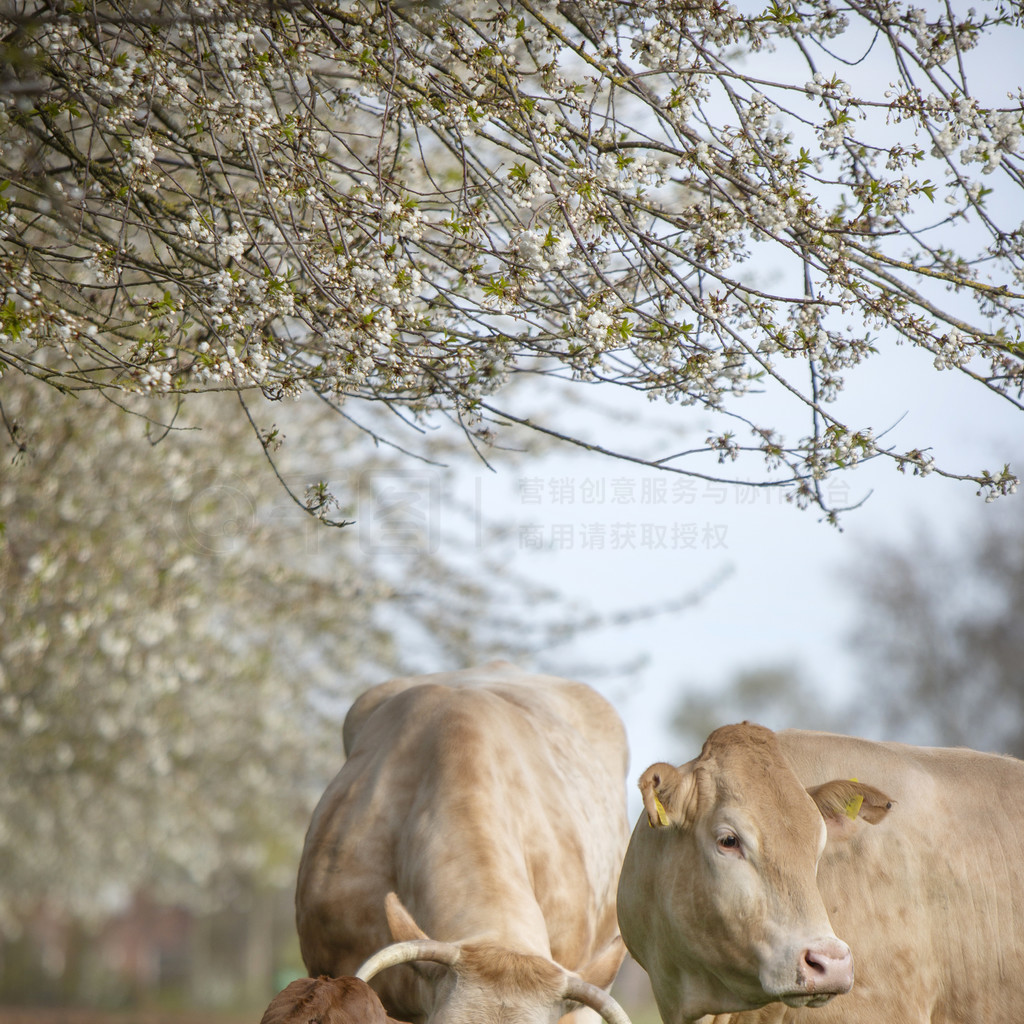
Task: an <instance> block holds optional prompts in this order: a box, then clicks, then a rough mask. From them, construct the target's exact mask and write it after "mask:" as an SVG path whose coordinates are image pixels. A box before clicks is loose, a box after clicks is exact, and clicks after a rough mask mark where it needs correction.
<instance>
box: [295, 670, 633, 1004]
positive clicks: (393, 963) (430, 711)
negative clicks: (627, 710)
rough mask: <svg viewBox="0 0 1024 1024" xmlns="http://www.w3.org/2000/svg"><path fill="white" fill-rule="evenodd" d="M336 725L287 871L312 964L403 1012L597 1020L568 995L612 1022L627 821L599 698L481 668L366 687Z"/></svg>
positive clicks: (576, 687) (622, 745)
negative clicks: (323, 775)
mask: <svg viewBox="0 0 1024 1024" xmlns="http://www.w3.org/2000/svg"><path fill="white" fill-rule="evenodd" d="M343 735H344V742H345V751H346V754H347V760H346V762H345V764H344V766H343V767H342V769H341V771H340V772H339V773H338V775H337V776H336V777H335V779H334V781H333V782H331V784H330V785H329V786H328V787H327V790H326V792H325V793H324V795H323V797H322V798H321V800H320V803H319V805H318V806H317V808H316V810H315V812H314V814H313V819H312V822H311V823H310V826H309V831H308V833H307V835H306V843H305V848H304V850H303V854H302V860H301V864H300V867H299V877H298V886H297V890H296V917H297V924H298V932H299V939H300V944H301V949H302V956H303V959H304V960H305V963H306V966H307V968H308V969H309V971H310V973H311V974H314V975H315V974H327V975H332V976H333V975H340V974H356V973H357V972H358V975H359V976H360V977H362V978H364V979H367V978H370V977H373V984H374V987H375V988H377V989H378V991H379V992H380V994H381V998H382V1000H383V1002H384V1005H385V1006H386V1007H387V1009H388V1012H389V1013H391V1014H392V1015H393V1016H395V1017H399V1018H401V1019H403V1020H408V1021H411V1022H413V1024H419V1022H430V1024H499V1022H507V1024H553V1022H555V1021H557V1020H559V1018H560V1017H562V1016H563V1015H565V1014H570V1013H572V1016H567V1017H566V1018H565V1019H566V1021H570V1020H571V1021H578V1022H582V1021H584V1020H597V1017H596V1016H595V1015H594V1013H593V1012H592V1011H591V1010H578V1009H577V1010H575V1011H574V1010H573V1007H574V1006H576V1004H577V1003H579V1002H582V1003H586V1004H587V1005H589V1006H592V1007H594V1008H595V1009H596V1010H597V1012H599V1013H600V1014H601V1015H602V1016H604V1017H605V1019H607V1020H609V1021H612V1022H617V1024H628V1018H626V1016H625V1014H624V1013H623V1011H622V1010H621V1008H620V1007H618V1004H616V1003H615V1002H614V1000H612V999H611V997H610V996H608V994H607V993H606V992H605V991H604V989H605V988H607V987H608V986H609V985H610V984H611V982H612V980H613V978H614V977H615V974H616V972H617V970H618V968H619V965H620V963H621V961H622V959H623V957H624V956H625V948H624V947H623V945H622V941H621V939H620V938H619V937H618V926H617V924H616V916H615V889H616V883H617V880H618V873H619V867H620V865H621V863H622V857H623V854H624V852H625V847H626V842H627V839H628V832H629V826H628V821H627V818H626V790H625V776H626V768H627V747H626V739H625V730H624V729H623V726H622V723H621V721H620V720H619V718H618V715H617V714H616V713H615V711H614V710H613V708H612V707H611V705H610V704H608V702H607V701H605V700H604V698H602V697H601V696H600V695H599V694H597V693H596V692H595V691H594V690H592V689H590V688H589V687H587V686H585V685H583V684H582V683H576V682H570V681H567V680H564V679H556V678H554V677H551V676H538V675H530V674H527V673H525V672H523V671H521V670H520V669H518V668H516V667H515V666H514V665H510V664H508V663H507V662H493V663H491V664H488V665H484V666H481V667H479V668H474V669H467V670H465V671H461V672H451V673H443V674H437V675H429V676H414V677H408V678H401V679H393V680H391V681H389V682H387V683H382V684H380V685H379V686H376V687H374V688H372V689H371V690H369V691H367V692H366V693H365V694H363V695H362V696H361V697H360V698H359V699H358V700H357V701H356V702H355V704H354V705H353V706H352V708H351V710H350V711H349V713H348V716H347V717H346V720H345V725H344V732H343ZM389 894H391V895H389ZM392 943H400V945H397V946H395V945H391V944H392ZM385 947H388V948H386V949H385ZM382 949H383V950H384V951H383V952H380V953H379V951H381V950H382ZM378 953H379V955H377V954H378ZM370 958H372V959H371V962H370V963H368V964H366V965H365V966H363V968H362V969H361V970H360V965H363V964H364V961H366V960H367V959H370ZM410 960H417V961H419V962H418V963H415V964H413V965H408V964H409V961H410ZM427 961H432V962H427ZM385 968H387V969H385Z"/></svg>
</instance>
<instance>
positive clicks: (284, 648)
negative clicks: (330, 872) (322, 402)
mask: <svg viewBox="0 0 1024 1024" xmlns="http://www.w3.org/2000/svg"><path fill="white" fill-rule="evenodd" d="M4 393H5V402H4V414H5V416H6V423H7V427H8V432H5V433H3V434H0V467H2V469H0V774H2V775H3V778H4V785H3V787H2V791H0V924H3V922H4V921H7V922H10V921H11V920H13V918H14V917H16V916H17V915H18V914H19V913H20V912H21V911H23V910H24V909H25V908H26V907H31V906H34V905H35V903H36V902H37V901H38V900H40V899H45V900H48V901H52V902H53V903H54V904H57V905H63V906H69V907H71V908H72V909H74V910H77V911H80V912H83V913H92V912H95V911H96V910H97V909H98V908H100V909H101V908H102V907H104V906H105V905H106V900H107V899H108V897H109V896H110V891H111V888H116V889H118V890H119V891H130V890H131V889H132V888H133V887H135V886H140V885H142V884H146V885H147V886H153V887H155V889H154V891H155V892H157V893H159V894H162V895H163V896H164V897H165V898H177V899H183V898H189V899H192V898H195V897H196V896H197V895H200V894H201V895H202V898H203V902H204V905H207V906H208V905H209V904H210V902H211V900H212V901H214V902H216V900H217V899H218V898H220V896H221V895H223V894H224V893H225V892H226V893H228V894H230V892H231V891H232V889H231V885H232V883H233V880H234V879H237V878H248V879H256V880H259V881H260V882H261V883H263V884H284V885H286V886H289V887H290V886H291V885H292V884H293V882H294V877H293V873H294V869H295V865H296V857H297V851H298V846H297V844H300V843H301V838H302V835H303V834H304V831H305V828H306V825H307V824H308V816H309V813H310V811H311V809H312V803H313V801H315V800H316V799H317V798H318V797H319V794H320V792H321V791H322V789H323V786H324V785H325V784H326V782H327V780H328V779H329V778H330V777H331V776H332V775H333V773H334V772H335V771H336V770H337V768H338V767H339V765H340V758H341V749H340V730H339V727H338V714H339V712H340V710H341V709H343V708H344V707H345V706H346V703H347V700H348V699H349V698H350V696H351V694H352V693H354V692H357V691H358V690H359V689H361V688H363V687H365V686H366V685H368V684H369V683H371V682H376V681H379V680H380V679H382V678H386V677H388V676H389V675H393V674H397V673H402V672H407V671H429V670H439V669H441V668H443V667H445V666H455V665H462V664H465V663H466V662H468V661H472V660H476V659H482V658H487V657H492V656H495V655H496V654H499V653H500V654H501V655H502V656H505V657H513V658H514V657H517V656H523V655H524V654H525V652H526V651H527V650H531V649H533V648H534V647H536V646H541V645H543V644H544V642H545V640H546V639H547V638H549V636H550V634H549V632H548V630H549V627H550V629H552V630H555V629H557V628H558V627H559V626H564V625H565V623H564V616H558V615H546V613H547V612H549V611H550V609H547V608H546V607H545V602H544V597H545V594H544V593H543V592H542V591H540V590H539V589H538V588H534V589H533V590H530V589H528V588H527V587H526V586H525V585H524V584H521V583H520V582H518V581H517V580H515V579H514V578H512V577H510V576H509V574H508V573H507V572H504V571H503V569H502V567H501V566H499V565H492V564H489V562H488V560H487V556H486V552H480V554H479V556H478V557H477V559H476V561H475V564H474V565H472V566H470V565H468V564H467V565H458V564H454V563H453V562H452V561H451V560H450V559H447V558H442V556H441V554H439V552H441V551H443V550H444V548H443V546H442V545H436V546H433V545H431V544H429V543H427V541H426V538H425V536H424V537H419V536H416V535H415V533H414V531H415V530H417V529H419V530H422V531H424V533H425V531H426V530H427V529H428V528H431V529H437V530H440V529H445V530H447V531H449V532H459V531H463V530H466V529H467V526H466V523H465V520H464V519H463V517H462V516H461V515H460V514H459V512H458V510H457V509H455V508H454V507H452V506H451V505H444V506H442V505H441V503H440V499H439V500H438V503H437V507H436V509H433V510H432V513H433V514H434V515H435V517H437V516H440V517H442V519H443V522H437V521H434V522H423V523H417V522H414V521H408V522H402V521H395V520H394V519H393V517H392V519H390V520H386V521H385V522H384V523H383V525H382V526H380V528H379V529H378V532H377V533H376V534H375V533H373V532H370V533H367V532H366V531H365V530H363V531H362V532H359V533H357V532H355V531H331V530H324V529H323V528H322V527H319V526H318V524H317V523H316V522H315V521H314V520H311V519H310V518H309V517H308V516H306V515H305V514H304V513H302V512H299V511H297V510H295V508H294V506H292V505H291V504H290V503H289V502H287V501H286V500H284V496H283V494H282V492H281V491H280V490H279V489H278V488H277V485H276V483H275V481H274V480H273V478H272V476H271V474H270V472H269V470H268V468H267V466H266V463H265V460H264V459H263V456H262V453H261V452H259V451H258V449H257V450H253V449H252V446H251V445H250V444H248V443H247V441H248V426H247V424H246V423H245V421H244V420H243V419H237V418H235V419H230V418H229V419H227V420H225V418H224V416H223V415H222V413H221V412H220V411H218V409H217V408H216V407H214V408H211V407H210V404H209V403H200V402H190V403H189V405H188V409H187V410H185V411H183V412H181V413H180V414H179V415H178V416H177V417H176V418H175V417H173V416H172V415H171V414H170V413H169V412H167V411H166V410H164V412H167V415H166V416H164V415H161V418H162V419H166V420H167V421H168V422H170V421H172V420H173V422H174V424H175V425H174V428H173V429H170V430H168V429H166V428H164V427H159V428H158V427H156V426H153V425H150V426H151V429H150V430H149V432H148V434H149V436H148V437H147V436H144V433H143V429H142V428H143V426H144V425H145V424H144V421H143V420H141V419H140V418H139V417H138V416H131V415H129V414H128V413H126V412H125V411H123V410H122V409H120V408H118V407H117V406H114V405H112V404H111V403H109V402H107V401H105V400H104V399H103V398H102V397H101V396H100V395H96V394H91V395H90V394H83V395H81V396H79V398H78V399H77V400H75V399H72V398H69V397H66V396H64V395H62V394H60V393H59V392H58V391H56V390H54V389H42V390H40V389H39V388H36V387H33V386H32V385H31V383H30V381H29V380H28V379H27V378H25V377H22V376H20V375H18V376H13V377H10V378H8V379H6V380H5V381H4ZM282 412H284V413H286V414H287V419H286V420H284V421H282V429H291V428H294V429H296V430H301V431H302V433H303V437H304V439H305V442H306V444H307V445H310V444H311V445H312V448H311V449H308V450H309V451H311V452H312V453H313V455H314V458H315V461H316V462H317V463H318V464H319V466H320V467H321V468H322V465H323V464H324V463H325V462H328V461H330V460H331V459H334V460H337V459H338V458H339V456H338V455H337V454H334V455H332V454H331V452H330V451H328V450H325V449H322V448H320V447H319V444H320V441H322V440H323V439H322V438H320V439H318V438H317V434H316V430H317V425H316V421H315V419H314V420H313V421H310V420H309V417H308V415H307V412H306V410H305V409H304V408H303V407H302V406H298V407H293V408H291V410H288V409H284V410H282ZM286 423H288V424H290V425H291V426H290V427H286ZM199 427H202V428H203V429H201V430H200V429H197V428H199ZM337 427H338V424H335V425H333V429H332V430H331V431H330V435H331V437H330V440H331V443H332V444H333V443H341V444H342V445H344V444H345V442H346V440H347V435H358V434H359V431H357V430H355V428H351V427H349V428H348V429H347V431H345V432H342V433H341V434H340V435H339V433H338V429H337ZM12 438H14V439H15V440H12ZM214 439H216V440H214ZM343 459H344V475H342V476H341V477H340V479H341V480H342V482H343V483H344V485H345V489H346V491H347V492H348V493H352V494H360V493H363V496H364V497H366V495H367V494H368V492H371V491H372V489H373V488H375V487H379V486H381V481H383V482H384V483H385V484H387V483H388V482H389V481H390V486H392V487H394V485H395V481H396V480H398V481H399V482H401V481H402V480H403V479H407V478H406V477H402V476H398V475H396V474H395V473H394V472H393V471H392V467H393V466H394V460H395V459H402V457H400V456H391V455H389V454H388V453H387V452H386V451H385V452H383V453H381V452H376V453H364V454H363V455H360V454H359V453H358V452H357V451H355V450H352V449H347V448H346V449H345V450H344V452H343ZM402 464H403V465H404V459H402ZM282 470H283V471H287V470H288V467H286V466H282ZM290 471H291V477H290V480H291V482H292V483H293V484H294V486H295V488H296V489H297V490H298V491H300V492H301V491H302V490H304V480H308V479H311V478H310V477H308V475H307V476H304V475H303V473H302V472H301V470H300V468H299V467H294V466H293V467H291V470H290ZM366 500H367V503H369V507H370V508H371V509H372V507H373V505H372V503H373V501H375V500H376V499H375V498H374V497H373V496H372V494H371V495H370V496H369V497H368V498H367V499H366ZM384 500H391V499H388V498H387V495H385V496H384ZM380 508H383V509H385V511H386V510H387V508H388V506H387V505H381V506H380ZM351 511H352V509H341V510H340V512H341V513H342V514H347V513H349V512H351ZM364 513H366V509H365V508H364ZM365 518H371V517H370V514H369V513H366V516H365ZM389 524H390V526H391V527H393V528H394V529H396V530H398V531H399V533H398V535H397V541H398V542H399V544H400V547H399V548H398V549H396V547H395V543H394V541H395V538H390V541H391V542H389V537H388V536H387V535H386V534H384V533H383V532H382V531H383V530H384V529H385V528H386V527H387V526H388V525H389ZM371 525H372V521H371ZM472 528H474V529H476V528H477V524H472ZM402 531H404V532H402ZM410 531H413V532H410ZM481 581H483V582H481ZM527 604H530V605H535V606H536V612H537V614H536V615H535V616H531V615H529V614H528V613H527V612H526V611H524V610H523V609H524V607H525V606H526V605H527ZM545 617H548V618H550V620H551V621H550V622H545V621H544V619H545Z"/></svg>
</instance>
